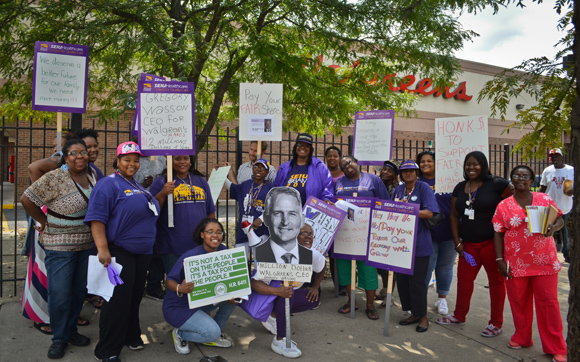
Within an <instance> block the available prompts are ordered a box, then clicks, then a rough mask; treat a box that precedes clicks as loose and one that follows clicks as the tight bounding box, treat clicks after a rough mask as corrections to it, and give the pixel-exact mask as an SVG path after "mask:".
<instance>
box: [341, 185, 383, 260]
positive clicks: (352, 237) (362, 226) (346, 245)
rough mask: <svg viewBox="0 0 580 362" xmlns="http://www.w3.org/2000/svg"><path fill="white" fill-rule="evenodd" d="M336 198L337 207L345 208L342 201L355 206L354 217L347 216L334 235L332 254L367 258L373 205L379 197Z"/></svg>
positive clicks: (359, 258) (353, 258) (361, 258)
mask: <svg viewBox="0 0 580 362" xmlns="http://www.w3.org/2000/svg"><path fill="white" fill-rule="evenodd" d="M336 200H337V207H339V208H341V209H343V208H342V206H341V205H340V204H341V203H340V201H346V202H348V203H350V204H352V205H354V206H355V208H352V209H353V212H352V217H351V218H349V217H346V218H345V219H344V220H343V222H342V224H341V225H340V229H339V230H338V232H337V233H336V236H335V237H334V251H333V254H332V255H333V257H336V258H340V259H349V260H366V258H367V244H368V236H369V221H370V217H371V206H372V205H373V204H374V202H375V200H377V199H376V198H374V197H337V198H336ZM343 210H344V209H343ZM347 214H348V211H347ZM352 219H354V220H352Z"/></svg>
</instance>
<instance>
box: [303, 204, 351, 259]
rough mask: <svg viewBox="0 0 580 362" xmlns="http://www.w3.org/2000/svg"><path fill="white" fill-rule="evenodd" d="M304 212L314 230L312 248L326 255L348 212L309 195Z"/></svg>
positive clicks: (307, 221)
mask: <svg viewBox="0 0 580 362" xmlns="http://www.w3.org/2000/svg"><path fill="white" fill-rule="evenodd" d="M302 213H303V214H304V216H305V218H306V223H307V224H308V225H310V226H311V227H312V230H313V232H314V241H313V242H312V248H313V249H316V250H317V251H318V252H319V253H320V254H322V255H326V254H327V253H328V249H330V246H331V245H332V242H333V241H334V236H335V234H336V233H337V232H338V229H339V228H340V225H341V224H342V221H343V220H344V218H345V217H346V212H344V211H343V210H341V209H339V208H338V207H335V206H332V205H329V204H327V203H326V202H324V201H322V200H320V199H317V198H316V197H313V196H309V197H308V199H307V200H306V203H305V204H304V208H303V209H302Z"/></svg>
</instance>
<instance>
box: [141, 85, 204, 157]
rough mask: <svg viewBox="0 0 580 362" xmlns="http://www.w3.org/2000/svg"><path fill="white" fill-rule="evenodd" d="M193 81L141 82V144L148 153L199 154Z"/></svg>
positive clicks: (151, 154) (148, 154) (142, 149)
mask: <svg viewBox="0 0 580 362" xmlns="http://www.w3.org/2000/svg"><path fill="white" fill-rule="evenodd" d="M193 91H194V86H193V83H188V82H148V81H139V82H138V92H137V93H138V99H137V108H138V110H139V126H138V128H139V140H140V142H139V145H140V146H141V151H142V152H143V155H145V156H155V155H160V156H166V155H174V156H175V155H192V154H195V119H194V111H195V103H194V96H193Z"/></svg>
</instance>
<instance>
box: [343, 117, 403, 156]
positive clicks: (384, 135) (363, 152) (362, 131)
mask: <svg viewBox="0 0 580 362" xmlns="http://www.w3.org/2000/svg"><path fill="white" fill-rule="evenodd" d="M394 126H395V111H368V112H356V114H355V116H354V139H353V142H352V143H353V145H352V149H353V155H354V157H356V158H357V159H358V164H359V165H381V166H382V165H383V162H385V160H390V159H391V155H392V148H393V129H394Z"/></svg>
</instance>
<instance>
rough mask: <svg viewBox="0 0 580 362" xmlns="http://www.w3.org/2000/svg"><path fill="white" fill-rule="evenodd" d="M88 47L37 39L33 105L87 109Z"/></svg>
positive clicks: (41, 108) (40, 108)
mask: <svg viewBox="0 0 580 362" xmlns="http://www.w3.org/2000/svg"><path fill="white" fill-rule="evenodd" d="M88 70H89V47H88V46H86V45H75V44H63V43H50V42H42V41H37V42H36V43H35V46H34V71H33V75H32V78H33V79H32V109H33V110H35V111H49V112H71V113H85V112H86V110H87V79H88Z"/></svg>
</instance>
